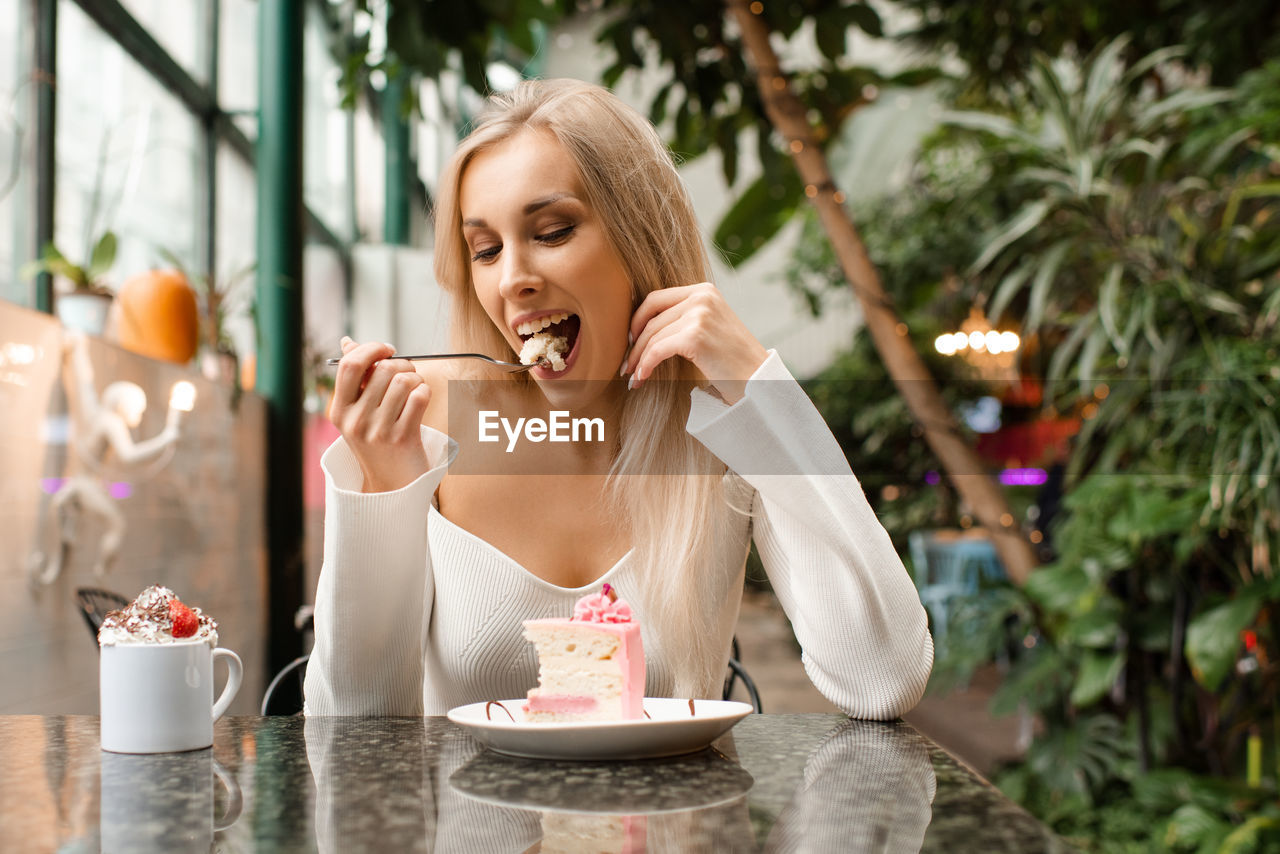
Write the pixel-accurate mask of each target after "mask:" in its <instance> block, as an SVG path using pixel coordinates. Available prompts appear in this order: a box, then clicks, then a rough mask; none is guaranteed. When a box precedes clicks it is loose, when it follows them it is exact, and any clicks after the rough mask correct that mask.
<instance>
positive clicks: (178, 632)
mask: <svg viewBox="0 0 1280 854" xmlns="http://www.w3.org/2000/svg"><path fill="white" fill-rule="evenodd" d="M169 622H170V623H171V624H172V628H171V629H170V633H171V634H172V635H173V636H174V637H175V638H189V637H191V636H192V635H194V634H195V633H196V630H197V629H199V628H200V621H199V620H198V619H196V615H195V612H194V611H192V610H191V609H190V608H188V607H187V606H186V605H183V604H182V603H181V602H180V601H178V600H177V599H171V600H169Z"/></svg>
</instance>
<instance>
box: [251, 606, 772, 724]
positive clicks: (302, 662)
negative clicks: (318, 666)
mask: <svg viewBox="0 0 1280 854" xmlns="http://www.w3.org/2000/svg"><path fill="white" fill-rule="evenodd" d="M307 617H308V618H309V617H310V614H307ZM741 654H742V652H741V650H740V649H739V648H738V639H737V638H736V637H735V638H734V639H733V655H732V656H731V657H730V658H729V675H728V676H727V677H726V678H725V680H724V692H723V693H722V694H721V699H724V700H728V699H729V698H730V696H731V695H732V694H733V687H734V685H735V684H737V682H738V680H741V681H742V687H743V688H745V689H746V691H747V695H748V696H749V697H750V698H751V707H752V708H753V709H755V711H756V714H758V715H759V714H763V713H764V706H763V704H762V703H761V702H760V691H759V690H758V689H757V688H756V683H755V680H754V679H752V678H751V674H749V673H747V669H746V668H745V667H743V666H742V662H741V661H740V660H739V656H740V655H741ZM310 660H311V653H307V654H306V655H301V656H298V657H297V658H295V659H294V660H293V661H291V662H289V663H288V664H286V665H285V666H284V667H283V668H281V670H280V672H279V673H277V674H276V675H275V678H273V679H272V680H271V684H270V685H268V686H267V690H266V693H264V694H263V695H262V710H261V714H263V715H296V714H300V713H301V712H302V710H301V709H298V708H288V709H286V708H282V707H280V702H279V701H277V699H276V694H277V689H278V688H279V687H280V684H281V683H282V682H283V681H284V680H285V679H288V678H289V676H290V674H296V675H297V678H298V693H299V695H301V693H302V682H303V680H304V679H305V678H306V675H307V662H308V661H310Z"/></svg>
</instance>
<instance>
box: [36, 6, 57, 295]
mask: <svg viewBox="0 0 1280 854" xmlns="http://www.w3.org/2000/svg"><path fill="white" fill-rule="evenodd" d="M36 4H37V5H36V56H35V66H36V68H35V75H36V223H35V225H36V241H35V242H36V251H37V252H44V247H45V244H47V243H52V242H53V200H54V183H53V182H54V179H55V177H56V176H55V172H54V153H55V150H56V149H55V136H54V135H55V132H56V128H57V113H58V93H57V87H56V85H55V80H56V79H57V73H58V2H57V0H36ZM36 308H37V309H38V310H40V311H44V312H52V311H53V277H52V276H50V275H49V274H48V273H41V274H39V275H38V276H37V277H36Z"/></svg>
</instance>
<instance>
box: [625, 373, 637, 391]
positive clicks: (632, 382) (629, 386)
mask: <svg viewBox="0 0 1280 854" xmlns="http://www.w3.org/2000/svg"><path fill="white" fill-rule="evenodd" d="M638 385H640V381H639V380H638V379H636V375H635V374H632V375H631V379H629V380H627V391H631V390H632V389H634V388H635V387H636V386H638Z"/></svg>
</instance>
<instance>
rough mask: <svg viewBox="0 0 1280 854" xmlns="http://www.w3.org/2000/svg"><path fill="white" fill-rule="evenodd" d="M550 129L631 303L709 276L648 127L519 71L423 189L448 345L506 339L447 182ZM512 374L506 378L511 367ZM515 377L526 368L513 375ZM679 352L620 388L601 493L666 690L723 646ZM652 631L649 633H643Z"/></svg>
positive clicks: (712, 496)
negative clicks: (432, 198)
mask: <svg viewBox="0 0 1280 854" xmlns="http://www.w3.org/2000/svg"><path fill="white" fill-rule="evenodd" d="M528 129H538V130H543V131H548V132H550V133H551V134H553V135H554V136H555V138H556V139H557V140H558V141H559V143H560V145H561V146H563V148H564V150H565V151H566V152H567V153H568V155H569V157H570V158H571V159H572V160H573V161H574V163H575V165H576V166H577V169H578V172H579V174H580V175H581V177H582V182H583V185H584V187H585V190H586V195H587V203H588V204H589V205H590V207H591V209H592V210H593V211H594V212H595V214H596V215H597V216H598V217H599V218H600V220H601V222H602V223H603V225H604V230H605V232H606V233H607V234H608V236H609V240H610V242H611V243H612V246H613V249H614V251H615V252H616V253H617V255H618V257H619V258H620V259H621V260H622V263H623V265H624V268H625V269H626V271H627V273H628V274H629V276H630V279H631V284H632V301H633V302H632V304H633V306H638V305H639V304H640V301H641V300H643V299H644V297H645V295H646V294H649V293H650V292H652V291H655V290H658V289H659V288H666V287H671V286H675V285H691V284H695V283H697V282H703V281H707V280H708V279H710V262H709V260H708V258H707V254H706V250H705V248H704V247H703V244H702V237H701V232H700V231H699V228H698V221H697V217H696V216H695V215H694V212H693V203H692V201H691V200H690V198H689V194H688V191H687V190H686V189H685V187H684V184H683V182H682V181H681V180H680V176H679V174H678V173H677V172H676V168H675V164H674V162H673V161H672V158H671V154H670V152H669V151H668V150H667V148H666V146H665V145H664V144H663V142H662V139H661V137H659V136H658V133H657V131H656V130H654V128H653V126H652V125H650V124H649V122H648V121H647V120H645V118H644V117H643V116H641V115H640V114H639V113H637V112H636V111H635V110H633V109H632V108H630V107H628V106H627V105H626V104H624V103H623V102H622V101H621V100H620V99H619V98H617V97H616V96H615V95H613V94H612V93H611V92H609V91H608V90H606V89H603V88H601V87H599V86H593V85H591V84H588V83H583V82H580V81H576V80H545V81H534V80H531V81H525V82H523V83H521V84H519V85H518V86H517V87H516V88H515V89H514V90H512V91H511V92H508V93H504V94H502V95H498V96H495V97H493V98H491V99H490V109H489V111H488V112H487V113H486V114H485V115H484V116H482V117H481V119H480V121H479V123H478V124H477V126H476V128H475V129H474V130H473V131H472V132H471V134H469V135H468V136H467V138H466V139H464V140H463V141H462V142H461V143H460V144H459V146H458V148H457V150H456V151H455V152H454V154H453V157H452V159H451V160H450V163H449V165H448V167H447V168H446V169H445V171H444V173H443V175H442V176H441V180H440V185H439V188H438V190H437V194H436V210H435V226H436V244H435V274H436V280H437V281H438V282H439V283H440V285H441V287H442V288H444V290H445V291H446V292H447V293H448V294H449V295H450V302H451V308H452V312H453V320H452V332H451V335H452V338H453V343H454V344H455V345H456V346H457V347H458V348H459V349H469V350H475V349H477V348H479V349H480V350H481V351H482V352H485V353H488V354H490V355H493V356H495V357H498V358H510V356H511V348H510V345H509V344H508V342H507V340H506V339H505V338H504V337H503V335H502V333H501V332H499V331H498V329H497V328H496V327H495V326H494V324H493V322H492V321H491V320H490V318H489V316H488V315H487V314H486V313H485V311H484V308H483V307H482V306H481V304H480V301H479V300H478V299H477V298H476V295H475V290H474V288H473V286H472V282H471V272H470V270H471V268H470V254H469V253H468V251H467V244H466V240H465V239H464V237H463V233H462V214H461V211H460V209H459V199H458V195H459V187H460V184H461V181H462V175H463V172H464V171H465V170H466V167H467V165H468V164H469V163H470V162H471V160H472V159H473V158H474V157H475V156H476V155H477V154H478V153H480V152H482V151H485V150H486V149H489V148H492V147H494V146H496V145H498V144H499V143H501V142H503V141H505V140H507V139H510V138H511V137H513V136H515V135H516V134H518V133H520V132H521V131H524V130H528ZM513 381H516V382H518V381H519V380H513ZM526 381H527V380H526ZM701 382H704V378H703V377H702V376H701V375H700V374H699V373H698V371H697V369H695V368H694V366H693V364H692V363H690V362H688V361H685V360H683V359H668V360H667V361H665V362H663V363H662V364H661V365H659V366H658V368H657V369H656V370H655V371H654V373H653V375H652V378H651V379H650V380H649V381H647V382H646V383H645V384H644V385H642V386H641V387H640V388H638V389H636V390H635V391H632V392H629V393H628V394H627V395H626V396H625V401H624V404H623V410H622V416H621V425H620V447H619V451H618V453H617V455H616V457H615V458H614V460H613V463H612V466H611V468H610V472H609V489H608V494H609V497H610V501H611V504H612V506H613V507H614V509H615V511H616V512H618V513H620V514H623V515H622V516H621V518H624V519H627V520H628V521H629V523H630V526H631V535H632V538H633V546H634V547H635V552H636V553H635V555H634V556H633V559H634V560H635V561H636V565H637V566H638V567H639V572H640V574H641V577H642V578H644V579H645V585H644V586H645V588H646V589H645V590H642V591H623V593H624V594H625V595H627V596H628V597H629V598H632V599H638V600H640V601H643V602H644V603H645V604H646V606H647V607H645V609H644V610H645V612H646V615H647V617H646V621H647V623H648V625H649V626H650V627H651V628H653V629H655V630H656V635H655V637H657V638H661V644H660V646H661V647H662V649H663V650H664V651H665V653H666V656H667V658H668V660H669V661H670V662H671V665H672V671H673V676H674V679H675V684H674V686H673V687H674V693H675V695H676V696H685V697H707V696H714V695H715V694H716V693H717V690H716V689H717V686H718V684H719V682H720V680H721V674H722V668H723V667H724V662H725V659H726V657H727V655H728V650H719V649H713V648H712V636H713V634H714V632H713V631H712V630H711V628H712V627H711V626H710V625H708V621H709V620H710V619H713V617H714V609H716V608H717V607H719V604H720V603H717V602H713V601H711V593H710V592H709V591H710V589H711V582H712V579H711V578H710V577H709V576H710V570H711V568H712V567H714V566H716V565H717V563H718V562H717V561H716V560H715V559H714V555H713V554H712V543H713V539H714V537H713V529H714V527H715V524H716V518H717V516H716V512H717V510H718V509H719V508H720V506H721V501H722V500H723V496H722V486H721V480H720V475H722V474H723V473H724V465H723V464H722V463H720V462H719V460H717V459H716V458H715V457H714V456H713V455H712V454H711V453H709V452H708V451H707V450H706V449H705V448H704V447H703V446H702V445H701V444H700V443H699V442H698V441H697V440H695V439H694V438H693V437H692V436H690V435H689V434H688V433H687V432H686V431H685V421H686V419H687V417H688V413H689V392H690V390H691V389H692V388H693V387H694V386H696V385H698V384H700V383H701ZM651 643H652V642H651Z"/></svg>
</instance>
